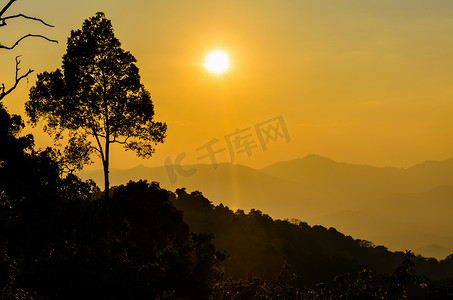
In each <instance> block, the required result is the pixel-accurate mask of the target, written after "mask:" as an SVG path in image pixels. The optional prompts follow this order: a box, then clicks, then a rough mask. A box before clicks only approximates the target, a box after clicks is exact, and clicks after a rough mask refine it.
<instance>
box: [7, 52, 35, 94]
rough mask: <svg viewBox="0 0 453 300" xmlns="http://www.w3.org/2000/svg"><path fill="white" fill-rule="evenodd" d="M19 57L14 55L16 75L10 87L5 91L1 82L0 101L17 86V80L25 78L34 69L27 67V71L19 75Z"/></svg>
mask: <svg viewBox="0 0 453 300" xmlns="http://www.w3.org/2000/svg"><path fill="white" fill-rule="evenodd" d="M19 57H20V55H19V56H16V76H15V81H14V85H13V86H12V87H11V88H10V89H8V90H7V91H5V84H3V83H2V86H1V87H0V101H2V99H3V98H5V97H6V96H7V95H8V94H9V93H11V92H12V91H13V90H14V89H15V88H16V87H17V85H18V84H19V82H20V81H21V80H22V79H24V78H26V77H27V76H28V75H30V73H32V72H33V71H34V70H32V69H28V71H27V72H26V73H25V74H23V75H21V76H19V70H20V68H19V64H20V60H19Z"/></svg>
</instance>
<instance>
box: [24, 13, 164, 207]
mask: <svg viewBox="0 0 453 300" xmlns="http://www.w3.org/2000/svg"><path fill="white" fill-rule="evenodd" d="M135 63H136V59H135V58H134V56H133V55H132V54H131V53H129V52H128V51H125V50H123V49H122V48H121V44H120V42H119V40H118V39H117V38H116V37H115V35H114V33H113V28H112V24H111V22H110V20H108V19H107V18H106V17H105V15H104V14H103V13H97V14H96V15H95V16H94V17H91V18H89V19H87V20H85V22H84V23H83V26H82V29H81V30H75V31H72V32H71V36H70V37H69V39H68V46H67V51H66V54H65V55H64V56H63V66H62V68H63V71H61V70H60V69H57V70H56V71H54V72H44V73H42V74H39V75H38V81H37V83H36V86H34V87H32V88H31V90H30V100H29V101H28V102H27V103H26V112H27V115H28V116H29V117H30V119H31V122H32V124H34V125H36V124H37V123H38V122H39V121H40V120H44V122H45V126H44V130H45V131H47V132H48V133H49V134H50V135H52V136H53V137H54V139H55V141H56V142H57V143H59V141H60V140H62V139H63V136H64V135H65V133H66V132H68V133H69V135H68V137H69V138H68V143H67V146H66V147H65V149H64V163H65V165H66V166H68V167H69V168H71V170H75V169H79V170H80V169H82V167H83V165H84V164H86V163H89V162H90V157H91V155H92V154H93V153H97V154H98V155H99V156H100V158H101V160H102V164H103V167H104V179H105V191H106V192H105V198H106V199H108V198H109V196H108V191H109V156H110V146H111V145H112V144H114V143H118V144H121V145H123V146H124V148H125V149H126V150H133V151H135V152H136V153H137V155H138V156H140V157H144V158H148V157H150V156H151V155H152V153H154V148H153V147H154V146H155V145H156V144H157V143H162V142H163V140H164V138H165V133H166V129H167V127H166V124H165V123H161V122H155V121H154V120H153V117H154V106H153V103H152V100H151V96H150V93H149V92H148V91H147V90H146V89H145V87H144V86H143V84H142V83H141V82H140V75H139V70H138V68H137V66H136V64H135ZM89 137H92V139H90V138H89Z"/></svg>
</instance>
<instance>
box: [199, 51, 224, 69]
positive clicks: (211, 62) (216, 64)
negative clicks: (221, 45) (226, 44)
mask: <svg viewBox="0 0 453 300" xmlns="http://www.w3.org/2000/svg"><path fill="white" fill-rule="evenodd" d="M204 66H205V67H206V69H208V70H209V71H210V72H213V73H216V74H221V73H223V72H225V71H226V70H228V68H229V67H230V59H229V58H228V55H227V54H226V53H225V52H224V51H221V50H215V51H211V52H209V53H208V55H207V56H206V60H205V62H204Z"/></svg>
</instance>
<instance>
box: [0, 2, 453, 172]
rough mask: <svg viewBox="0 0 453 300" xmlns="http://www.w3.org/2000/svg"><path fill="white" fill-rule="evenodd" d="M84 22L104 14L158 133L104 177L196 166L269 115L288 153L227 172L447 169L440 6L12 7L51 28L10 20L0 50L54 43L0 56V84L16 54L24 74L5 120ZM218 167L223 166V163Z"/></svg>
mask: <svg viewBox="0 0 453 300" xmlns="http://www.w3.org/2000/svg"><path fill="white" fill-rule="evenodd" d="M3 2H5V1H2V3H3ZM96 11H104V12H105V13H106V16H107V17H108V18H109V19H111V20H112V22H113V26H114V28H115V32H116V35H117V37H118V38H119V39H120V41H121V42H122V44H123V48H125V49H126V50H129V51H131V53H132V54H133V55H134V56H135V57H136V58H137V60H138V66H139V68H140V73H141V75H142V79H143V82H144V84H145V86H146V87H147V88H148V90H150V91H151V93H152V96H153V101H154V104H155V109H156V119H157V120H160V121H165V122H167V124H168V138H167V140H166V142H165V143H164V144H162V145H159V146H157V149H156V154H155V155H154V157H153V158H151V159H149V160H142V159H138V158H135V156H134V154H133V153H130V152H128V153H125V152H124V151H123V150H121V149H120V148H115V149H114V152H113V156H112V167H114V168H129V167H133V166H135V165H137V164H144V165H148V166H160V165H163V163H164V161H165V159H166V158H167V157H171V158H172V159H175V157H176V156H177V155H178V154H180V153H182V152H186V154H187V155H186V158H185V160H184V161H183V163H209V162H210V161H209V160H207V159H197V157H200V156H202V155H203V153H202V152H201V151H196V149H197V148H199V147H200V146H202V145H204V144H206V143H207V142H209V141H211V140H212V139H214V138H216V139H218V140H219V142H218V143H217V144H216V147H217V146H219V148H222V147H223V148H225V147H226V143H225V140H224V137H225V136H226V135H228V134H230V133H233V132H234V131H235V130H236V129H246V128H248V127H252V128H253V126H254V125H256V124H258V123H260V122H264V121H266V120H269V119H272V118H274V117H278V116H282V117H283V120H284V122H285V124H286V126H287V129H288V133H289V136H290V138H291V141H290V142H289V143H288V142H286V141H285V140H283V139H279V140H277V141H275V142H272V143H270V144H269V147H268V149H267V151H263V149H262V148H260V147H257V148H254V149H253V151H252V154H251V156H247V154H246V153H237V155H236V158H237V159H236V162H238V163H241V164H245V165H249V166H252V167H263V166H265V165H268V164H271V163H274V162H276V161H282V160H289V159H293V158H297V157H303V156H305V155H307V154H310V153H315V154H320V155H324V156H328V157H331V158H333V159H335V160H338V161H345V162H353V163H366V164H372V165H377V166H397V167H407V166H410V165H413V164H416V163H419V162H422V161H424V160H427V159H431V160H442V159H447V158H451V157H453V118H452V116H453V55H452V54H453V39H452V38H451V37H452V36H453V2H451V1H449V0H422V1H421V0H398V1H395V0H368V1H362V0H341V1H339V0H324V1H313V0H282V1H269V0H260V1H255V0H252V1H236V0H229V1H208V0H205V1H201V0H198V1H182V0H180V1H177V0H169V1H145V0H130V1H107V0H90V1H89V0H80V1H70V2H69V1H61V0H43V1H36V0H18V1H17V3H15V4H14V6H13V9H12V10H11V13H19V12H21V13H26V14H29V15H34V16H38V17H42V18H44V19H45V20H46V21H48V22H50V23H52V24H54V25H55V26H56V27H55V28H53V29H52V28H45V27H43V26H41V25H39V24H37V23H33V22H31V21H25V20H22V21H14V22H13V21H11V22H10V23H9V24H8V26H7V27H6V28H5V27H4V28H1V29H0V30H1V31H0V32H1V33H2V34H1V36H0V39H1V42H2V43H4V44H11V43H13V42H14V39H15V37H18V36H20V35H21V34H23V33H29V32H31V33H44V34H46V35H48V36H49V37H52V38H56V39H58V40H59V41H60V43H59V44H52V43H47V42H44V41H41V40H37V39H35V40H33V39H29V40H27V41H25V42H23V43H21V44H20V47H18V48H17V49H16V50H14V51H11V52H5V51H2V55H1V56H0V65H1V66H2V67H1V69H0V82H5V83H10V82H11V80H12V76H13V72H14V56H15V55H18V54H22V55H23V56H22V67H23V70H26V68H28V67H32V68H34V69H35V70H36V72H35V74H34V75H33V76H31V77H30V80H29V82H28V83H27V82H25V81H24V82H22V84H21V86H20V88H19V89H17V90H16V91H15V92H14V94H13V95H11V96H10V97H8V98H7V99H6V101H5V103H6V105H7V107H8V109H9V110H10V111H11V112H14V113H22V112H23V104H24V103H25V101H26V99H27V95H28V89H29V88H30V87H31V86H33V84H34V81H35V79H36V73H39V72H43V71H51V70H54V69H55V68H57V67H60V66H61V57H62V55H63V54H64V52H65V49H66V44H65V43H66V39H67V37H68V36H69V32H70V30H71V29H79V28H81V25H82V22H83V20H84V19H86V18H88V17H90V16H92V15H93V14H94V13H95V12H96ZM212 49H223V50H224V51H226V52H227V53H229V55H230V60H231V69H230V70H229V71H228V72H227V73H225V74H223V75H221V76H219V75H214V74H211V73H208V72H207V71H206V70H205V69H204V67H203V60H204V57H205V55H206V54H207V53H208V52H209V51H210V50H212ZM33 132H34V134H35V138H36V144H37V145H38V146H40V147H41V146H44V145H47V144H48V143H49V142H50V139H49V138H48V137H47V136H46V135H45V134H43V133H42V132H41V129H40V128H37V129H34V130H33ZM250 133H253V130H252V131H250ZM250 139H255V142H257V140H256V136H252V137H251V138H250ZM218 159H219V161H229V160H230V157H229V155H228V153H227V152H223V153H221V154H219V156H218ZM99 167H100V164H95V165H93V166H90V167H88V169H90V168H99Z"/></svg>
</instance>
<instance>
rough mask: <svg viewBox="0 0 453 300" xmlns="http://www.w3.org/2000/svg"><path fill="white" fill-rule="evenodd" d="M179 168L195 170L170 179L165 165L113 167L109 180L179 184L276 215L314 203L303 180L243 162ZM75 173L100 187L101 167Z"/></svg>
mask: <svg viewBox="0 0 453 300" xmlns="http://www.w3.org/2000/svg"><path fill="white" fill-rule="evenodd" d="M183 168H184V169H186V170H189V169H195V170H197V171H196V173H195V174H194V175H192V176H187V177H184V176H181V175H178V176H177V180H176V182H174V183H171V182H170V179H169V176H168V173H167V170H166V169H165V167H154V168H148V167H145V166H137V167H135V168H132V169H127V170H118V169H113V170H111V172H110V183H111V186H115V185H120V184H124V183H127V182H128V181H129V180H133V181H137V180H139V179H147V180H148V181H157V182H159V183H160V185H161V186H162V187H163V188H166V189H169V190H173V191H174V190H176V189H177V188H183V187H184V188H186V189H187V190H188V191H193V190H199V191H202V192H203V194H204V195H205V196H206V197H208V198H209V199H212V201H213V202H214V203H216V204H220V203H223V204H224V205H226V206H229V207H230V208H232V209H244V210H246V211H248V210H250V209H252V208H259V209H260V210H262V211H264V212H265V213H269V214H271V215H272V216H274V217H279V218H285V217H294V218H295V217H299V218H302V217H304V213H303V212H302V213H301V212H298V211H295V210H294V208H295V207H300V206H301V205H302V206H304V207H305V208H306V209H307V210H308V209H310V211H311V210H313V209H314V208H315V207H317V202H316V201H315V199H314V197H313V196H310V192H309V191H308V190H305V189H304V187H303V184H300V183H295V182H291V181H288V180H285V179H282V178H278V177H275V176H272V175H269V174H264V173H262V172H260V171H257V170H255V169H252V168H249V167H246V166H243V165H237V164H231V163H222V164H219V165H218V167H217V168H214V167H213V166H212V165H202V164H198V165H190V166H183ZM79 175H80V176H81V177H82V178H84V179H88V178H91V179H93V180H94V181H96V182H97V183H98V184H99V185H100V186H101V188H103V184H102V183H103V173H102V171H91V172H81V173H80V174H79ZM290 212H292V213H290Z"/></svg>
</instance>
